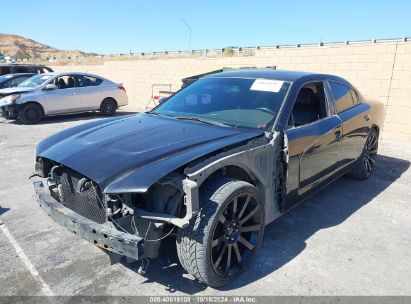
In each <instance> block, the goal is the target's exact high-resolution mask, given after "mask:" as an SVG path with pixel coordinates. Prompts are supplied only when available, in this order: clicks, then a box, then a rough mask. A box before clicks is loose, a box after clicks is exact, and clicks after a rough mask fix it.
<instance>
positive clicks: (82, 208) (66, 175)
mask: <svg viewBox="0 0 411 304" xmlns="http://www.w3.org/2000/svg"><path fill="white" fill-rule="evenodd" d="M83 178H84V176H83V175H81V174H80V173H78V172H75V171H73V170H70V169H67V168H64V170H63V173H62V175H61V177H60V180H61V188H62V189H61V190H62V191H61V198H62V200H61V203H62V204H63V205H64V206H66V207H67V208H69V209H71V210H73V211H74V212H76V213H78V214H80V215H82V216H84V217H85V218H88V219H89V220H92V221H94V222H96V223H99V224H102V223H104V222H105V221H106V210H105V207H104V205H103V195H102V193H101V191H100V189H99V188H98V186H97V185H95V184H94V183H92V185H93V186H92V187H89V188H87V187H86V188H85V189H82V191H81V192H77V191H76V187H77V185H78V183H79V181H80V180H81V179H83Z"/></svg>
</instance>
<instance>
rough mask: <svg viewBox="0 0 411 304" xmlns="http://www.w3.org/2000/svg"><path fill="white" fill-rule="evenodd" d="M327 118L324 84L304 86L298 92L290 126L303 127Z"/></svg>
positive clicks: (317, 83)
mask: <svg viewBox="0 0 411 304" xmlns="http://www.w3.org/2000/svg"><path fill="white" fill-rule="evenodd" d="M325 117H327V101H326V97H325V93H324V85H323V83H322V82H314V83H310V84H306V85H304V86H303V87H302V88H301V89H300V91H299V92H298V95H297V99H296V101H295V104H294V107H293V110H292V113H291V117H290V120H289V123H288V124H289V125H290V126H295V127H298V126H302V125H306V124H310V123H313V122H315V121H317V120H320V119H322V118H325Z"/></svg>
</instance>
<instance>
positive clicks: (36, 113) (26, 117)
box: [18, 103, 43, 124]
mask: <svg viewBox="0 0 411 304" xmlns="http://www.w3.org/2000/svg"><path fill="white" fill-rule="evenodd" d="M18 118H19V120H20V121H21V122H22V123H24V124H35V123H37V122H39V121H40V120H41V119H42V118H43V110H42V108H41V107H40V106H39V105H37V104H34V103H29V104H26V105H23V107H22V108H21V109H19V112H18Z"/></svg>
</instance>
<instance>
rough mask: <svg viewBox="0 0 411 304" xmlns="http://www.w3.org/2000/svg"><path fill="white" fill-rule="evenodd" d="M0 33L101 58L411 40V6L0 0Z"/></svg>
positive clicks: (348, 1)
mask: <svg viewBox="0 0 411 304" xmlns="http://www.w3.org/2000/svg"><path fill="white" fill-rule="evenodd" d="M0 7H1V8H2V9H1V18H0V33H1V32H2V33H8V34H17V35H21V36H25V37H28V38H32V39H34V40H37V41H39V42H42V43H45V44H49V45H51V46H54V47H57V48H61V49H79V50H83V51H87V52H96V53H100V52H103V53H120V52H122V53H126V52H128V51H129V50H132V51H133V52H141V51H163V50H169V51H170V50H186V49H188V29H187V28H186V27H185V25H184V24H183V23H182V22H181V20H180V19H183V20H185V21H186V22H187V23H188V24H189V25H190V26H191V28H192V43H191V48H192V49H203V48H221V47H225V46H257V45H276V44H295V43H310V42H319V41H320V40H322V41H325V42H330V41H344V40H358V39H372V38H390V37H395V38H397V37H402V36H404V35H407V36H411V1H407V0H403V1H397V0H390V1H378V0H374V1H370V0H364V1H360V0H357V1H353V0H345V1H330V0H328V1H319V0H310V1H300V0H294V1H284V0H282V1H276V0H272V1H258V0H248V1H242V0H236V1H233V0H226V1H223V0H220V1H217V0H205V1H204V0H203V1H195V0H191V1H186V0H181V1H178V0H174V1H170V0H169V1H166V0H158V1H138V0H135V1H132V0H116V1H114V0H82V1H81V0H69V1H56V0H53V1H49V0H42V1H40V0H36V1H34V0H12V1H11V0H0Z"/></svg>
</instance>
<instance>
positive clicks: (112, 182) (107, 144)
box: [37, 113, 263, 193]
mask: <svg viewBox="0 0 411 304" xmlns="http://www.w3.org/2000/svg"><path fill="white" fill-rule="evenodd" d="M262 134H263V131H262V130H261V131H260V130H243V129H235V128H230V127H220V126H214V125H208V124H205V123H202V122H195V121H183V120H177V119H173V118H166V117H161V116H155V115H151V114H145V113H142V114H138V115H131V116H123V117H116V118H114V119H113V118H111V119H103V120H100V121H97V122H92V123H89V124H85V125H80V126H77V127H74V128H71V129H67V130H64V131H62V132H59V133H57V134H55V135H53V136H51V137H49V138H47V139H46V140H44V141H43V142H41V143H40V144H39V145H38V147H37V156H40V157H45V158H48V159H51V160H53V161H56V162H58V163H61V164H63V165H65V166H67V167H70V168H71V169H73V170H75V171H77V172H79V173H81V174H83V175H85V176H86V177H88V178H90V179H92V180H94V181H95V182H96V183H98V184H99V186H100V187H101V189H104V192H106V193H126V192H143V191H146V190H147V189H148V187H150V186H151V185H152V184H153V183H155V182H156V181H157V180H158V179H160V178H161V177H163V176H165V175H167V174H169V173H171V172H172V171H174V170H176V169H178V168H179V167H181V166H183V165H185V164H186V163H188V162H190V161H192V160H195V159H196V158H199V157H201V156H204V155H206V154H208V153H211V152H214V151H216V150H219V149H221V148H224V147H226V146H230V145H233V144H236V143H240V142H242V141H246V140H249V139H251V138H253V137H256V136H260V135H262Z"/></svg>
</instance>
